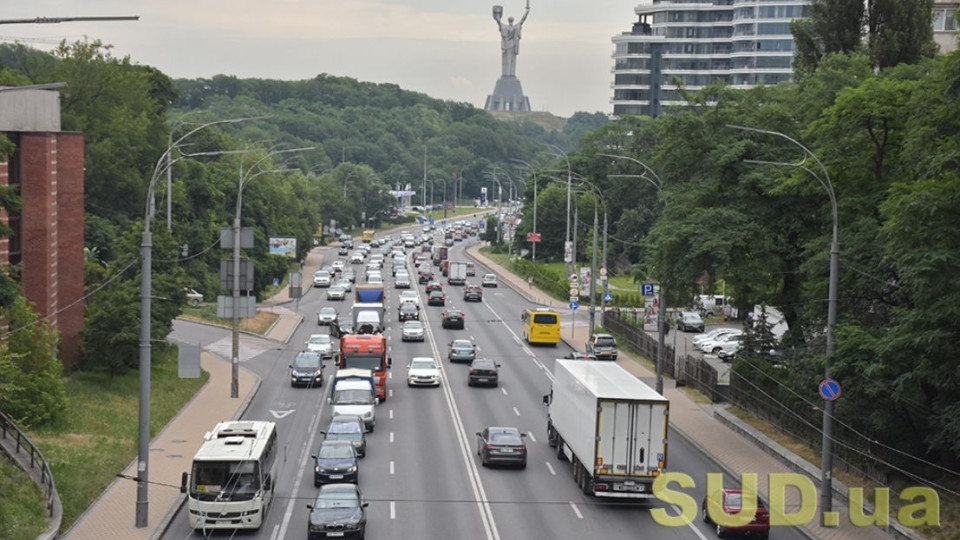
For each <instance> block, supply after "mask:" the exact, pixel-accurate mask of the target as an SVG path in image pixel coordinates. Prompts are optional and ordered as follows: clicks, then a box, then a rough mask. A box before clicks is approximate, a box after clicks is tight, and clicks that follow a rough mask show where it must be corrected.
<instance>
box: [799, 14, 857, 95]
mask: <svg viewBox="0 0 960 540" xmlns="http://www.w3.org/2000/svg"><path fill="white" fill-rule="evenodd" d="M809 9H810V16H809V17H808V18H805V19H794V20H793V21H791V23H790V29H791V31H792V32H793V40H794V46H795V49H794V53H793V69H794V71H795V72H796V73H797V74H798V75H800V76H801V77H802V76H806V75H809V74H811V73H813V72H814V71H815V70H816V69H817V66H818V65H819V64H820V62H821V61H822V60H823V58H824V57H826V56H828V55H832V54H846V53H852V52H855V51H857V50H859V49H860V48H861V45H862V42H863V21H864V13H865V7H864V4H863V0H813V1H812V2H810V5H809Z"/></svg>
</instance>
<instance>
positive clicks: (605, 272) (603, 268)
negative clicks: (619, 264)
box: [600, 267, 607, 276]
mask: <svg viewBox="0 0 960 540" xmlns="http://www.w3.org/2000/svg"><path fill="white" fill-rule="evenodd" d="M600 275H601V276H605V275H607V269H606V267H601V268H600Z"/></svg>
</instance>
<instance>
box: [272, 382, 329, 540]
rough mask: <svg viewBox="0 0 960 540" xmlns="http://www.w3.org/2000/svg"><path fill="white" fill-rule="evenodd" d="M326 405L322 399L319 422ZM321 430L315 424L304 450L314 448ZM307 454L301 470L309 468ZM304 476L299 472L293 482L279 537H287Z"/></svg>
mask: <svg viewBox="0 0 960 540" xmlns="http://www.w3.org/2000/svg"><path fill="white" fill-rule="evenodd" d="M324 405H326V402H325V401H323V400H320V406H319V408H318V410H317V421H318V422H319V420H320V416H321V415H322V414H323V406H324ZM319 432H320V426H319V425H316V424H315V425H314V426H313V429H311V430H310V438H309V439H307V443H306V445H305V446H304V450H306V449H308V448H313V440H314V439H315V438H316V436H317V433H319ZM305 454H306V455H304V456H303V457H301V458H300V462H301V463H300V467H299V470H301V471H306V470H308V466H307V461H306V460H307V459H309V457H310V456H309V452H305ZM304 476H305V475H303V474H298V475H297V479H296V480H295V481H294V482H293V491H291V492H290V493H291V495H293V496H292V497H290V501H289V502H288V503H287V509H286V511H284V513H283V521H281V522H280V532H279V533H277V537H278V538H286V537H287V526H288V525H290V518H291V517H293V505H294V504H296V503H298V502H299V501H300V500H299V499H298V498H297V496H296V495H297V493H300V482H302V481H303V477H304Z"/></svg>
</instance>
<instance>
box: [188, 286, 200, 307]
mask: <svg viewBox="0 0 960 540" xmlns="http://www.w3.org/2000/svg"><path fill="white" fill-rule="evenodd" d="M184 292H186V294H187V305H190V306H199V305H200V304H202V303H203V295H202V294H200V293H198V292H197V291H196V290H194V289H190V288H186V289H184Z"/></svg>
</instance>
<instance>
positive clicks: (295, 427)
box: [164, 240, 804, 540]
mask: <svg viewBox="0 0 960 540" xmlns="http://www.w3.org/2000/svg"><path fill="white" fill-rule="evenodd" d="M471 241H475V240H467V241H466V242H458V243H456V245H455V246H454V247H452V248H450V259H451V260H466V256H465V254H464V252H463V249H464V247H466V245H469V242H471ZM418 249H419V248H418ZM408 255H412V253H411V252H409V251H408ZM336 258H337V257H336V252H335V251H332V250H331V251H326V252H325V262H330V261H332V260H334V259H336ZM354 269H355V270H356V272H357V280H358V282H362V280H363V275H364V272H363V271H362V269H361V267H360V266H359V265H354ZM410 270H411V275H412V276H413V277H414V279H415V277H416V276H415V269H414V267H413V265H412V264H410ZM485 271H486V270H485V269H484V268H483V267H482V265H479V264H478V265H477V276H476V278H470V281H471V282H474V283H479V278H480V276H481V275H482V274H483V273H484V272H485ZM389 276H390V272H389V271H385V272H384V277H385V280H386V288H387V310H386V311H387V320H388V324H389V327H388V332H387V333H388V339H389V344H390V353H391V356H392V358H393V367H392V369H391V372H390V378H389V380H388V386H387V388H388V390H387V391H388V398H387V400H386V401H385V402H382V403H381V404H380V405H378V408H377V429H376V431H375V432H374V433H371V434H368V440H367V456H366V457H365V458H364V459H363V460H361V463H360V487H361V489H362V490H363V492H364V495H365V496H366V498H367V500H368V501H369V503H370V506H369V508H368V525H367V537H368V538H424V539H449V538H465V539H485V540H496V539H504V540H508V539H509V540H513V539H517V540H519V539H524V540H529V539H535V538H553V539H566V538H568V539H580V538H587V537H590V536H592V535H597V534H602V535H603V537H604V538H605V539H607V540H618V539H623V540H627V539H630V540H634V539H636V538H651V539H654V538H656V539H659V538H663V539H668V538H669V539H672V538H677V539H679V538H683V539H700V540H706V539H711V540H712V539H713V538H716V533H715V532H714V531H713V530H712V529H711V528H710V527H709V526H707V525H705V524H704V523H703V522H702V521H700V520H699V518H698V519H697V520H696V521H694V522H693V523H692V524H690V525H689V526H682V527H676V528H667V527H663V526H661V525H658V524H657V523H655V522H654V520H653V518H652V517H651V514H650V510H651V509H652V508H664V507H666V505H665V504H664V503H661V502H659V501H655V500H654V501H648V502H644V503H628V504H623V503H612V502H607V501H604V500H597V499H594V498H591V497H588V496H586V495H584V494H583V493H581V492H580V491H579V490H578V488H577V486H576V484H575V483H574V481H573V479H572V470H571V466H570V464H569V463H565V462H561V461H560V460H558V459H557V456H556V452H555V451H554V449H551V448H550V447H549V446H548V445H547V442H546V433H545V429H546V407H545V406H544V405H543V402H542V397H543V395H544V394H547V393H548V392H549V390H550V379H551V377H552V370H553V360H554V358H557V357H561V356H563V355H565V354H567V353H568V352H569V350H568V349H567V348H566V347H565V346H564V345H562V344H561V345H560V346H559V347H556V348H553V347H549V348H542V347H536V348H534V347H530V346H528V345H526V344H524V343H523V342H522V341H521V340H520V338H519V334H520V332H521V329H520V317H519V314H520V311H521V309H522V308H523V307H524V306H526V305H527V302H526V301H525V300H524V299H523V298H522V297H520V296H519V295H518V294H516V293H515V292H514V291H512V290H511V289H509V288H506V287H503V286H501V287H500V288H496V289H493V288H488V289H484V297H483V302H480V303H474V302H469V303H468V302H463V301H462V294H463V293H462V287H453V286H450V285H447V284H446V283H445V281H444V289H445V290H446V291H447V305H446V306H445V308H449V307H456V308H457V309H460V310H462V311H463V312H464V313H465V314H466V328H465V329H464V330H446V329H442V328H441V324H440V321H441V314H442V312H443V310H444V309H445V308H441V307H430V306H426V297H425V295H424V294H423V286H422V285H421V286H419V287H417V286H416V285H414V287H416V289H415V290H417V291H418V292H419V294H420V301H421V306H422V307H421V315H422V317H421V320H423V322H424V324H425V327H426V339H425V341H424V342H423V343H418V342H417V343H409V342H408V343H403V342H401V339H400V324H399V323H398V322H397V320H396V313H397V302H398V300H397V296H398V291H396V290H394V288H393V282H392V280H391V278H390V277H389ZM309 277H310V276H307V279H309ZM414 283H415V281H414ZM324 292H325V289H312V290H309V291H308V292H307V295H306V296H305V297H304V298H303V299H302V300H301V302H300V306H299V307H300V310H301V312H302V314H303V315H304V324H303V325H301V327H300V328H299V329H298V330H297V332H296V334H295V335H294V336H293V338H292V339H291V340H290V343H289V344H288V345H286V346H283V345H279V344H276V343H271V342H267V341H265V340H260V339H256V338H250V337H247V336H245V337H244V344H243V349H244V350H245V351H246V354H243V355H242V360H243V362H244V367H246V368H247V369H250V370H252V371H254V372H255V373H257V375H259V376H260V377H261V378H262V379H263V382H262V384H261V387H260V390H259V392H258V393H257V395H256V397H255V398H254V399H253V401H252V403H251V406H250V407H249V409H248V410H247V412H246V413H245V415H244V418H246V419H258V420H271V421H275V422H277V425H278V431H279V434H280V438H281V441H282V446H283V453H282V456H283V458H282V460H281V468H280V473H279V478H278V481H277V486H276V494H277V498H276V500H275V502H274V505H273V507H272V508H271V509H270V511H269V514H268V516H267V519H266V521H265V523H264V525H263V527H262V528H261V529H260V530H259V531H255V532H243V531H241V532H238V533H236V534H235V536H237V537H247V538H268V539H271V540H273V539H277V538H305V537H306V528H307V516H308V510H307V508H306V505H307V504H310V503H312V501H313V498H314V497H315V495H316V493H317V488H315V487H314V486H313V482H312V468H313V465H312V460H311V459H310V454H311V453H314V451H315V450H316V448H317V447H318V445H319V443H320V438H321V437H322V436H323V435H322V434H319V431H320V430H322V429H324V427H325V426H326V423H327V422H328V421H329V418H330V410H329V409H330V406H329V405H328V404H327V400H326V398H327V396H328V392H327V390H328V389H327V385H326V384H325V385H324V387H323V388H291V387H290V384H289V379H288V372H287V365H288V364H290V363H291V361H292V359H293V357H294V355H295V354H296V352H297V351H298V350H301V349H302V348H303V345H302V344H303V342H304V341H305V340H306V339H307V338H308V337H309V335H310V334H312V333H317V332H325V331H326V330H325V329H321V328H324V327H318V326H317V325H316V312H317V311H318V310H319V308H320V307H322V306H325V305H334V306H336V307H337V308H338V311H339V313H340V315H341V316H343V317H349V313H350V305H351V302H350V300H349V299H348V300H346V301H344V302H328V301H327V300H325V297H324V296H325V295H324V294H323V293H324ZM173 338H174V339H177V340H181V341H185V342H191V343H201V344H202V345H204V346H205V347H208V348H211V349H214V350H216V349H217V348H218V347H220V346H222V344H223V343H224V340H227V339H228V338H229V334H228V332H226V331H221V330H218V329H211V328H209V327H199V326H197V325H192V324H189V323H181V322H178V323H177V324H176V326H175V332H174V336H173ZM454 338H470V339H473V340H474V341H475V343H476V344H477V345H478V347H479V353H478V356H484V357H488V358H492V359H495V360H497V361H498V362H499V363H500V364H501V368H500V386H499V387H497V388H476V387H468V386H467V370H468V367H467V365H465V364H451V363H449V362H448V361H447V359H446V358H447V345H448V343H449V342H450V341H451V340H452V339H454ZM414 356H433V357H435V358H438V359H440V360H441V361H442V362H441V364H442V369H443V384H442V385H441V387H440V388H409V387H407V386H406V365H407V363H408V361H409V359H410V358H412V357H414ZM334 372H335V367H334V366H333V365H327V366H326V377H327V380H328V381H329V380H330V378H331V377H332V376H333V374H334ZM646 382H647V383H648V384H651V385H652V384H653V382H652V381H646ZM491 425H502V426H515V427H517V428H519V429H520V430H521V431H523V432H525V433H527V445H528V449H529V453H528V465H527V468H526V469H496V468H485V467H482V466H481V465H480V461H479V459H478V456H477V454H476V436H475V433H476V432H477V431H480V430H481V429H483V428H484V427H487V426H491ZM211 427H212V426H211ZM669 441H670V452H669V459H668V463H667V468H668V469H669V470H672V471H680V472H684V473H687V474H689V475H691V476H692V477H693V478H694V479H695V480H696V482H697V488H696V489H692V490H689V491H687V493H688V494H689V495H690V496H692V497H694V498H695V499H696V500H698V501H699V500H700V499H701V498H702V497H703V495H704V486H705V480H706V473H707V472H719V471H718V470H717V468H716V467H715V466H713V465H712V464H711V463H710V462H709V460H707V459H706V458H705V457H704V456H703V455H701V454H700V453H699V452H698V451H697V450H696V449H694V448H692V447H691V446H689V445H688V444H686V442H685V441H684V440H683V439H681V438H680V437H678V436H676V435H675V434H674V433H671V434H670V437H669ZM728 483H729V484H730V485H735V482H732V481H731V482H728ZM184 512H185V510H181V515H179V516H177V518H176V519H175V520H174V521H173V524H172V525H171V526H170V528H169V529H168V530H167V531H166V533H165V534H164V538H166V539H179V538H186V537H188V536H191V535H194V534H196V533H194V532H193V531H191V530H190V529H189V528H188V526H187V520H186V516H185V514H184ZM773 534H774V538H777V539H781V538H782V539H800V538H804V537H803V536H802V535H801V534H800V533H799V532H798V531H796V530H793V529H777V530H775V531H774V533H773ZM233 535H234V534H233V533H232V532H218V533H216V534H214V535H213V536H215V537H219V538H227V537H231V536H233Z"/></svg>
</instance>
